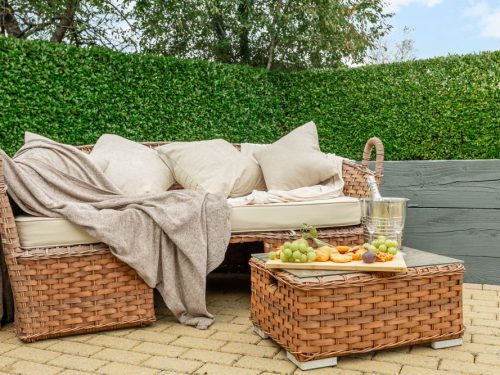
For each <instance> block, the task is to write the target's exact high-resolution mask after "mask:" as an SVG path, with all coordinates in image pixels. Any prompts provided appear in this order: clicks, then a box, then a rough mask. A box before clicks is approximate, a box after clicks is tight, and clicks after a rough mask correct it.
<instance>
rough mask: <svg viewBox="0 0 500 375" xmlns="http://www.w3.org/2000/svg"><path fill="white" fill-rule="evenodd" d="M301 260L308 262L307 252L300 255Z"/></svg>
mask: <svg viewBox="0 0 500 375" xmlns="http://www.w3.org/2000/svg"><path fill="white" fill-rule="evenodd" d="M300 261H301V262H302V263H306V262H307V254H304V253H302V255H301V257H300Z"/></svg>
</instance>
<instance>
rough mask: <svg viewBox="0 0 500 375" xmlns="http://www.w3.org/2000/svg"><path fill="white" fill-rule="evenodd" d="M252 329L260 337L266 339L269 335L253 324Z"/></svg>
mask: <svg viewBox="0 0 500 375" xmlns="http://www.w3.org/2000/svg"><path fill="white" fill-rule="evenodd" d="M253 331H254V332H255V333H256V334H257V335H259V336H260V338H261V339H264V340H265V339H268V338H269V335H268V334H267V333H265V332H264V331H263V330H261V329H260V328H259V327H257V326H253Z"/></svg>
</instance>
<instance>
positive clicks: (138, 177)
mask: <svg viewBox="0 0 500 375" xmlns="http://www.w3.org/2000/svg"><path fill="white" fill-rule="evenodd" d="M89 158H90V159H91V160H92V161H93V162H94V163H95V164H96V165H97V166H99V167H100V169H101V170H102V172H103V173H104V174H105V175H106V177H108V178H109V179H110V181H111V182H112V183H113V184H114V185H115V186H116V187H117V188H118V189H119V190H120V191H121V192H122V193H123V194H125V195H142V194H155V193H160V192H163V191H166V190H168V189H169V188H170V187H171V186H172V185H173V184H174V182H175V181H174V177H173V175H172V172H170V169H169V168H168V167H167V166H166V165H165V163H163V161H162V160H161V159H160V157H159V156H158V153H157V152H156V151H155V150H153V149H151V148H149V147H147V146H144V145H141V144H140V143H137V142H133V141H130V140H128V139H126V138H123V137H120V136H118V135H114V134H104V135H102V136H101V137H100V138H99V139H98V140H97V143H96V144H95V146H94V148H93V149H92V151H91V153H90V155H89Z"/></svg>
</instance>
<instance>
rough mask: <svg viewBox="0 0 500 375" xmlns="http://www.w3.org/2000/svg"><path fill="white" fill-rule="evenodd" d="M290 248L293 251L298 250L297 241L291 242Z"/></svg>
mask: <svg viewBox="0 0 500 375" xmlns="http://www.w3.org/2000/svg"><path fill="white" fill-rule="evenodd" d="M290 249H291V250H292V251H293V252H295V251H298V250H299V244H298V243H297V242H295V241H294V242H292V244H291V245H290Z"/></svg>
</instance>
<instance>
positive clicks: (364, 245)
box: [363, 242, 371, 250]
mask: <svg viewBox="0 0 500 375" xmlns="http://www.w3.org/2000/svg"><path fill="white" fill-rule="evenodd" d="M370 246H371V244H370V243H368V242H366V243H364V244H363V247H364V248H365V249H366V250H370Z"/></svg>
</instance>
